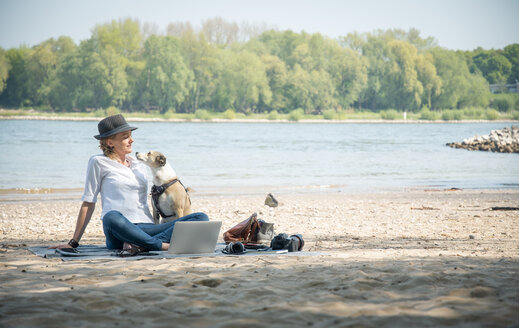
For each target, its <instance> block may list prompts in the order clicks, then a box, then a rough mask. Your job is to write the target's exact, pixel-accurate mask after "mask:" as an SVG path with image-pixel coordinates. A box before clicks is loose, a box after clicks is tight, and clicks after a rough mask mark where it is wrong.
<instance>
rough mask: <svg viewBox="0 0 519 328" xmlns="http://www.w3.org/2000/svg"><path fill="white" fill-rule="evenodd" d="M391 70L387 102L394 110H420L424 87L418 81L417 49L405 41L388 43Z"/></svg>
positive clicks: (388, 78)
mask: <svg viewBox="0 0 519 328" xmlns="http://www.w3.org/2000/svg"><path fill="white" fill-rule="evenodd" d="M388 48H389V54H390V56H391V57H390V58H391V59H392V65H391V69H390V70H389V74H388V75H387V79H386V81H385V82H386V84H385V87H386V90H387V94H386V101H387V104H388V105H389V106H391V107H393V106H394V108H397V109H402V110H406V109H407V110H409V109H412V110H416V109H418V108H420V105H421V101H422V95H423V92H424V87H423V84H422V82H421V81H420V80H419V79H418V72H417V70H416V62H417V61H418V58H419V56H418V51H417V49H416V48H415V47H414V46H413V45H411V44H410V43H407V42H405V41H399V40H394V41H391V42H389V43H388Z"/></svg>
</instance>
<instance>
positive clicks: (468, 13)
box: [0, 0, 519, 50]
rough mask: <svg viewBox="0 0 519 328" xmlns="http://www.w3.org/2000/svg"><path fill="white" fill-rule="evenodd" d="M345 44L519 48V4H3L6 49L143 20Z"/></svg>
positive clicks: (185, 0)
mask: <svg viewBox="0 0 519 328" xmlns="http://www.w3.org/2000/svg"><path fill="white" fill-rule="evenodd" d="M217 16H220V17H223V18H224V19H226V20H227V21H230V22H237V23H242V22H249V23H257V24H262V23H266V24H267V25H268V26H272V27H276V28H278V29H281V30H285V29H291V30H293V31H295V32H301V31H303V30H304V31H306V32H309V33H314V32H320V33H321V34H324V35H327V36H330V37H337V36H341V35H346V34H348V33H350V32H355V31H356V32H372V31H374V30H376V29H389V28H400V29H404V30H408V29H409V28H417V29H418V30H419V31H420V32H421V36H422V37H429V36H432V37H434V38H435V39H436V40H437V41H438V44H439V45H440V46H442V47H446V48H449V49H463V50H472V49H474V48H476V47H478V46H481V47H483V48H485V49H490V48H503V47H505V46H506V45H509V44H512V43H519V0H342V1H341V0H314V1H310V0H182V1H179V0H169V1H167V0H140V1H139V0H0V47H3V48H4V49H8V48H12V47H18V46H20V45H22V44H25V45H28V46H33V45H35V44H38V43H40V42H42V41H44V40H47V39H49V38H51V37H54V38H57V37H59V36H60V35H67V36H70V37H72V38H73V39H74V41H76V43H79V42H80V41H81V40H85V39H88V38H89V37H90V35H91V30H92V28H93V27H94V26H95V25H96V24H103V23H106V22H110V21H111V20H113V19H116V20H118V19H120V18H127V17H130V18H135V19H138V20H139V21H140V22H141V23H144V22H148V23H155V24H156V25H157V26H158V28H159V31H161V32H162V31H164V30H165V28H166V26H167V25H168V23H170V22H185V21H189V22H191V23H192V24H193V25H194V26H199V25H200V23H201V22H202V21H203V20H204V19H207V18H213V17H217Z"/></svg>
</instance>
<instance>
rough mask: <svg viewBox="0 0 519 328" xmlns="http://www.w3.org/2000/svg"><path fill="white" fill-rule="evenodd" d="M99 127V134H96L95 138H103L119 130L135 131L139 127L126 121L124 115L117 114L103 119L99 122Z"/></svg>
mask: <svg viewBox="0 0 519 328" xmlns="http://www.w3.org/2000/svg"><path fill="white" fill-rule="evenodd" d="M97 129H98V130H99V134H98V135H97V136H94V138H96V139H97V140H102V139H104V138H108V137H110V136H113V135H114V134H117V133H119V132H124V131H133V130H135V129H137V128H136V127H133V126H129V125H128V123H126V120H125V119H124V116H122V115H121V114H117V115H112V116H108V117H106V118H104V119H102V120H101V121H100V122H99V124H97Z"/></svg>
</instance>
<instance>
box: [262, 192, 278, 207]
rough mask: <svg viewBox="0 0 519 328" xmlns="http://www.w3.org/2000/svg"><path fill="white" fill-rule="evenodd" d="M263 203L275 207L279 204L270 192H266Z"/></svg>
mask: <svg viewBox="0 0 519 328" xmlns="http://www.w3.org/2000/svg"><path fill="white" fill-rule="evenodd" d="M265 205H267V206H270V207H277V206H278V205H279V203H278V201H277V200H276V198H274V196H273V195H272V194H268V195H267V198H265Z"/></svg>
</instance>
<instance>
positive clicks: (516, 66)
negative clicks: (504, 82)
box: [503, 43, 519, 83]
mask: <svg viewBox="0 0 519 328" xmlns="http://www.w3.org/2000/svg"><path fill="white" fill-rule="evenodd" d="M503 56H505V57H506V59H508V61H509V62H510V64H511V65H512V67H511V70H510V75H509V76H508V83H516V82H518V81H519V43H514V44H511V45H508V46H506V47H505V48H504V49H503Z"/></svg>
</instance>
